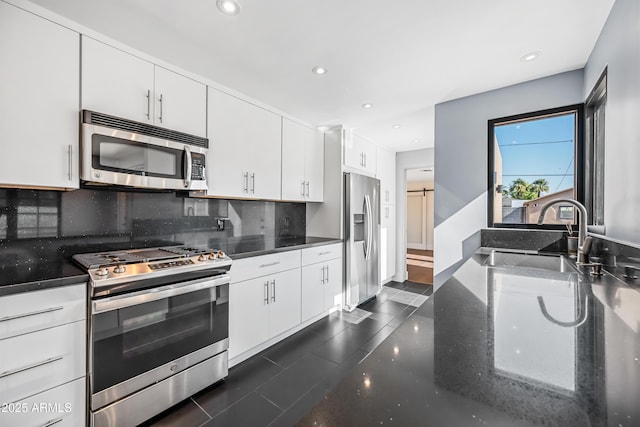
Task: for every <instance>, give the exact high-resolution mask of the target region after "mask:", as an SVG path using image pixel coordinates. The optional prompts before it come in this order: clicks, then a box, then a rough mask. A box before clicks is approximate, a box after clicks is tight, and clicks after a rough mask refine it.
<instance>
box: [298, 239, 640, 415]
mask: <svg viewBox="0 0 640 427" xmlns="http://www.w3.org/2000/svg"><path fill="white" fill-rule="evenodd" d="M487 258H488V257H487V251H482V250H481V251H478V252H477V253H476V255H474V256H473V257H472V258H471V259H469V260H468V261H466V262H465V263H464V264H463V265H462V266H461V267H460V268H459V269H458V270H457V271H456V272H455V273H454V275H453V277H451V278H450V279H449V280H448V281H447V282H446V283H445V284H444V285H443V286H442V287H440V288H439V289H438V290H437V291H436V292H435V293H434V295H433V296H432V297H431V298H430V299H429V300H428V301H427V302H426V303H425V304H423V305H422V306H421V307H420V308H418V309H417V310H416V311H415V312H414V313H413V314H412V315H411V316H410V317H409V318H408V319H407V320H406V321H405V322H404V323H403V324H402V325H401V326H400V327H399V328H398V329H397V330H396V331H395V332H394V333H392V334H391V335H390V336H389V337H388V338H387V339H386V340H385V341H384V342H383V343H382V344H380V346H378V347H377V348H376V349H375V350H374V351H373V352H372V353H370V354H369V355H368V357H366V358H365V359H364V360H363V361H362V362H361V363H360V364H359V365H357V366H356V367H355V368H354V369H353V370H352V371H351V372H350V373H349V374H348V375H347V376H346V378H345V379H344V380H343V381H342V382H341V383H340V384H339V385H338V386H337V387H336V388H334V389H333V390H332V391H330V392H329V393H328V394H327V395H326V396H325V398H324V399H323V400H322V401H321V402H320V403H318V404H317V405H316V407H315V408H314V409H313V410H312V411H311V412H310V413H308V414H307V415H306V416H305V417H304V418H303V419H302V420H301V421H300V422H299V425H302V426H312V425H313V426H316V425H324V426H332V425H348V426H372V425H395V426H417V425H420V426H476V425H478V426H482V425H487V426H505V427H507V426H508V427H515V426H558V427H571V426H608V427H609V426H610V427H630V426H639V425H640V405H639V404H638V403H639V402H640V292H638V290H637V289H634V288H632V287H629V286H628V285H626V284H625V283H623V282H622V281H619V280H617V279H615V278H614V277H613V276H611V275H609V274H605V276H604V277H600V278H597V277H592V276H591V275H589V274H585V273H583V272H579V270H577V269H576V270H574V266H573V265H571V266H570V268H569V269H568V270H567V271H565V272H552V271H545V270H540V269H535V268H523V267H489V266H486V265H485V262H486V261H487Z"/></svg>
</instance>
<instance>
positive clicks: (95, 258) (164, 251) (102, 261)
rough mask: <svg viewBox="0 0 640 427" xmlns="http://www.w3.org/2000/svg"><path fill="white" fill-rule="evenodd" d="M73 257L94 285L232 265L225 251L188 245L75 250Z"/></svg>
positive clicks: (222, 268)
mask: <svg viewBox="0 0 640 427" xmlns="http://www.w3.org/2000/svg"><path fill="white" fill-rule="evenodd" d="M72 259H73V260H74V261H75V262H76V263H78V264H79V265H80V266H82V267H83V268H84V269H85V270H86V271H87V272H88V273H89V276H90V278H91V285H92V287H94V288H95V287H100V286H107V285H115V284H119V283H124V282H132V281H136V280H143V279H148V278H153V277H159V276H169V275H180V274H183V275H184V274H188V273H190V272H195V271H200V270H216V269H217V270H220V272H219V274H222V273H223V272H224V271H228V270H229V268H230V267H231V258H229V257H228V256H227V255H226V254H225V253H224V252H222V251H220V250H217V249H210V248H195V247H189V246H165V247H159V248H144V249H128V250H119V251H107V252H96V253H87V254H76V255H74V256H73V257H72Z"/></svg>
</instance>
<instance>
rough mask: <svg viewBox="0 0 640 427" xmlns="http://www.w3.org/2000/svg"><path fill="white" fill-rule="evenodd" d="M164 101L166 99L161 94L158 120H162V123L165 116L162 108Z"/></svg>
mask: <svg viewBox="0 0 640 427" xmlns="http://www.w3.org/2000/svg"><path fill="white" fill-rule="evenodd" d="M163 100H164V98H163V96H162V94H160V99H159V101H160V115H159V116H158V119H159V120H160V123H162V119H163V117H162V116H163V114H162V106H163V105H164V102H163Z"/></svg>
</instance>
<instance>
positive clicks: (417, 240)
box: [407, 193, 427, 250]
mask: <svg viewBox="0 0 640 427" xmlns="http://www.w3.org/2000/svg"><path fill="white" fill-rule="evenodd" d="M407 248H409V249H422V250H426V249H427V198H426V196H424V195H423V193H407Z"/></svg>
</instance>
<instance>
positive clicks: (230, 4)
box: [216, 0, 240, 16]
mask: <svg viewBox="0 0 640 427" xmlns="http://www.w3.org/2000/svg"><path fill="white" fill-rule="evenodd" d="M216 6H218V9H220V12H222V13H224V14H225V15H231V16H233V15H237V14H238V13H240V4H239V3H238V2H237V1H236V0H218V1H217V2H216Z"/></svg>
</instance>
